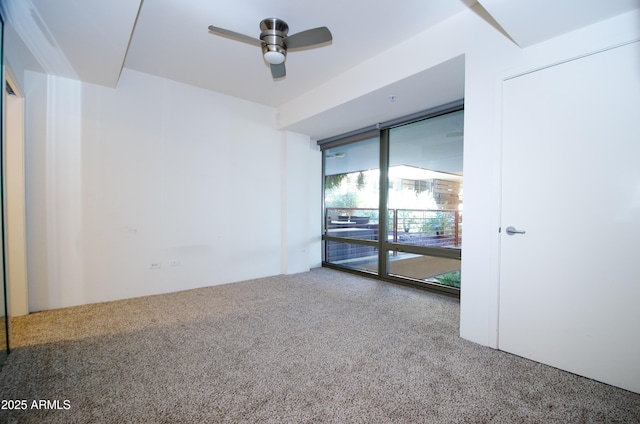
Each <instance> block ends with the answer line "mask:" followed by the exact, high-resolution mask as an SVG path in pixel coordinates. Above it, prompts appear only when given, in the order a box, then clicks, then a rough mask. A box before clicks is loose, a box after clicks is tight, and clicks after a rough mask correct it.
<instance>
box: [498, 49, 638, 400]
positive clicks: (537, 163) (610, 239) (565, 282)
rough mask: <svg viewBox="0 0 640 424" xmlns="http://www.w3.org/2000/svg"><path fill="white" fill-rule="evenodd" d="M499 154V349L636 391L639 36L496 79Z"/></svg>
mask: <svg viewBox="0 0 640 424" xmlns="http://www.w3.org/2000/svg"><path fill="white" fill-rule="evenodd" d="M502 161H503V164H502V166H503V172H502V218H501V222H502V231H501V265H500V267H501V269H500V302H499V305H500V306H499V308H500V309H499V341H498V344H499V348H500V349H501V350H505V351H508V352H512V353H514V354H516V355H520V356H523V357H526V358H530V359H533V360H535V361H539V362H542V363H545V364H548V365H552V366H555V367H558V368H561V369H564V370H567V371H570V372H573V373H576V374H580V375H583V376H586V377H589V378H593V379H595V380H599V381H603V382H606V383H609V384H612V385H615V386H619V387H622V388H625V389H628V390H632V391H635V392H640V43H632V44H628V45H625V46H621V47H617V48H614V49H611V50H607V51H604V52H600V53H597V54H594V55H590V56H586V57H582V58H579V59H575V60H572V61H569V62H566V63H563V64H559V65H556V66H552V67H549V68H545V69H542V70H538V71H536V72H531V73H529V74H526V75H523V76H519V77H516V78H512V79H509V80H506V81H505V82H504V83H503V155H502ZM508 226H512V227H515V228H516V229H517V230H522V231H525V233H524V234H514V235H508V234H507V233H506V231H505V229H506V228H507V227H508Z"/></svg>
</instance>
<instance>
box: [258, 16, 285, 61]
mask: <svg viewBox="0 0 640 424" xmlns="http://www.w3.org/2000/svg"><path fill="white" fill-rule="evenodd" d="M260 30H261V31H262V32H261V33H260V39H261V40H262V41H263V43H262V54H263V55H264V57H265V59H266V60H267V62H269V63H274V64H277V63H282V62H284V60H285V58H286V56H287V47H286V46H285V44H284V38H286V37H287V32H289V25H287V23H286V22H285V21H283V20H281V19H278V18H267V19H263V20H262V22H260Z"/></svg>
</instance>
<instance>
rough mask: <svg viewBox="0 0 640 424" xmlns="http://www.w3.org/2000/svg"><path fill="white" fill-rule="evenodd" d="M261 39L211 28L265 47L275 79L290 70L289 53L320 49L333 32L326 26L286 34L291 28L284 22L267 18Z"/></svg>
mask: <svg viewBox="0 0 640 424" xmlns="http://www.w3.org/2000/svg"><path fill="white" fill-rule="evenodd" d="M260 30H261V33H260V38H259V39H258V38H253V37H250V36H248V35H244V34H240V33H238V32H235V31H230V30H228V29H224V28H219V27H216V26H213V25H209V31H210V32H211V33H213V34H217V35H222V36H224V37H229V38H232V39H234V40H238V41H242V42H243V43H248V44H252V45H254V46H259V47H262V54H263V56H264V60H266V61H267V62H268V63H269V65H270V67H271V75H272V76H273V79H278V78H283V77H284V76H285V75H286V74H287V71H286V69H285V66H284V62H285V60H286V58H287V50H291V51H295V50H302V49H309V48H314V47H320V45H321V44H324V43H328V42H329V41H331V40H332V39H333V37H332V35H331V31H329V29H328V28H327V27H319V28H313V29H308V30H306V31H302V32H298V33H296V34H293V35H287V32H289V25H287V23H286V22H285V21H283V20H282V19H278V18H267V19H263V20H262V22H260Z"/></svg>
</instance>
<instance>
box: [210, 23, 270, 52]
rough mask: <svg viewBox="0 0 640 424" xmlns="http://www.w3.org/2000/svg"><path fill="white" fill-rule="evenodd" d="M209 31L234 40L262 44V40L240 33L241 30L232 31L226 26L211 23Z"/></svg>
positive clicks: (259, 45)
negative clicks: (221, 26) (225, 27)
mask: <svg viewBox="0 0 640 424" xmlns="http://www.w3.org/2000/svg"><path fill="white" fill-rule="evenodd" d="M209 32H212V33H214V34H217V35H222V36H223V37H228V38H233V39H234V40H237V41H242V42H243V43H248V44H252V45H254V46H258V47H261V46H262V40H259V39H257V38H253V37H249V36H248V35H244V34H240V33H239V32H235V31H231V30H228V29H224V28H219V27H216V26H213V25H209Z"/></svg>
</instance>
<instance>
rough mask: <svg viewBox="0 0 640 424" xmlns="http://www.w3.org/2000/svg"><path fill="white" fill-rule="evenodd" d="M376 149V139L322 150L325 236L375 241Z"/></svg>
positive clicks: (377, 161)
mask: <svg viewBox="0 0 640 424" xmlns="http://www.w3.org/2000/svg"><path fill="white" fill-rule="evenodd" d="M379 146H380V143H379V139H378V138H377V137H376V138H372V139H368V140H363V141H360V142H357V143H353V144H349V145H346V146H340V147H335V148H332V149H327V150H325V151H324V170H325V174H324V206H325V215H324V216H325V234H326V235H329V236H333V237H350V238H359V239H364V240H377V239H378V218H379V213H378V205H379V203H380V200H379V196H380V168H379V166H380V147H379Z"/></svg>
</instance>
